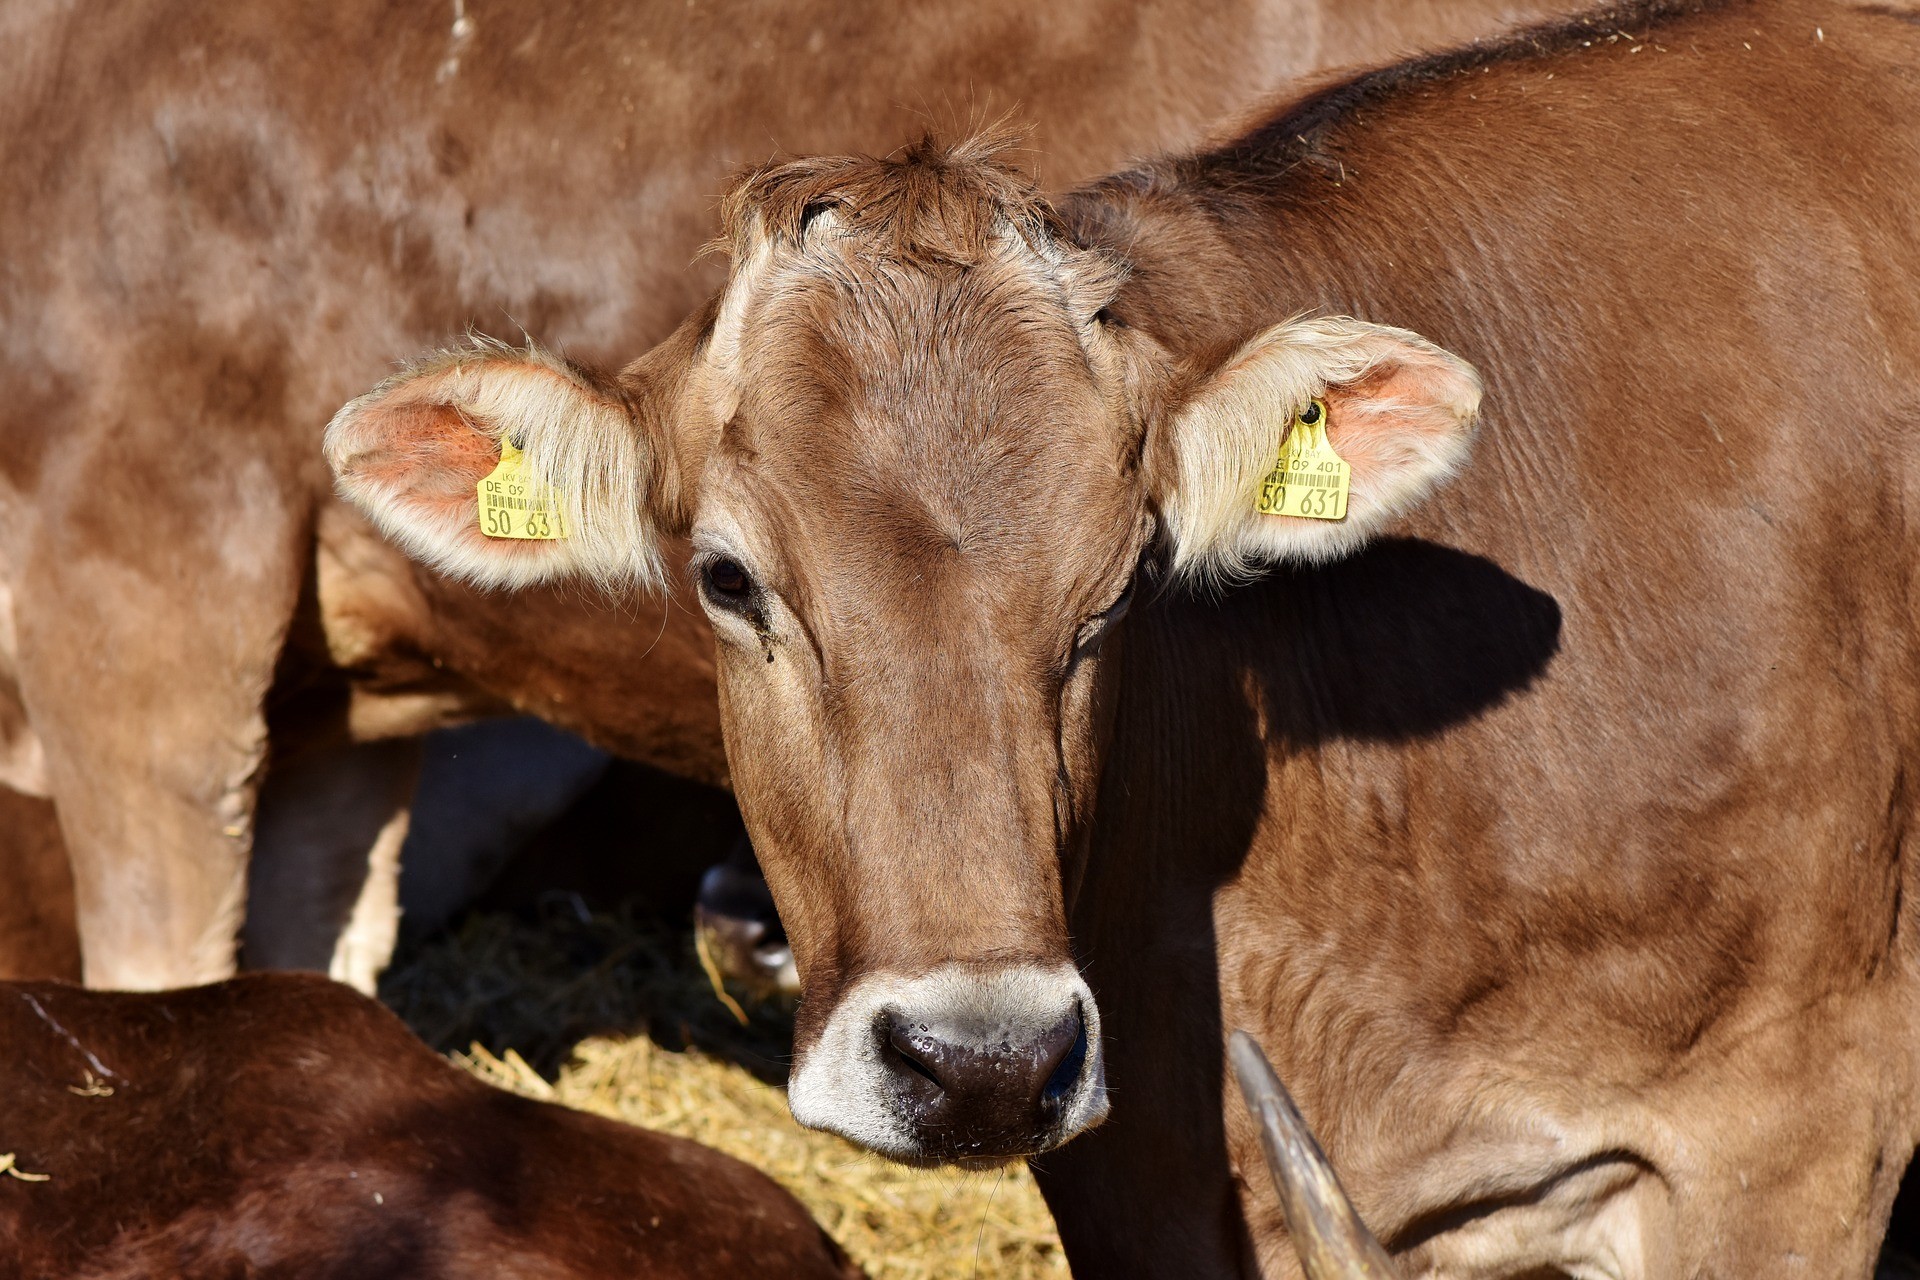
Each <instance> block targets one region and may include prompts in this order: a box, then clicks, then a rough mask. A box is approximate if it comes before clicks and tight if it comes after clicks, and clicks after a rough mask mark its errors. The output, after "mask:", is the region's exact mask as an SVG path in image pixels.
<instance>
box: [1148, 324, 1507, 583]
mask: <svg viewBox="0 0 1920 1280" xmlns="http://www.w3.org/2000/svg"><path fill="white" fill-rule="evenodd" d="M1316 398H1319V399H1323V400H1325V401H1326V402H1327V406H1328V414H1327V418H1328V421H1327V428H1326V430H1327V438H1328V440H1329V442H1330V443H1331V444H1332V446H1333V448H1334V450H1335V451H1336V452H1337V453H1338V454H1339V455H1340V457H1341V458H1342V459H1343V460H1344V461H1346V462H1347V464H1348V465H1349V466H1350V467H1351V468H1352V487H1351V492H1350V495H1349V498H1348V502H1347V515H1346V518H1345V519H1344V520H1339V521H1322V520H1311V519H1303V518H1300V517H1295V516H1276V515H1262V514H1260V513H1259V512H1258V511H1256V510H1255V503H1256V501H1257V500H1258V495H1259V492H1260V483H1261V481H1262V480H1263V479H1264V478H1265V477H1266V475H1267V473H1268V472H1270V471H1271V470H1272V469H1273V467H1274V465H1275V462H1276V460H1277V459H1278V457H1279V452H1280V445H1281V442H1282V440H1283V439H1284V438H1285V437H1286V434H1287V430H1288V427H1289V425H1290V424H1291V423H1292V421H1293V418H1294V415H1295V414H1297V413H1298V412H1300V411H1301V410H1302V409H1304V408H1305V407H1306V406H1307V405H1308V403H1310V402H1311V401H1312V400H1314V399H1316ZM1479 404H1480V377H1479V375H1478V374H1477V373H1475V372H1474V370H1473V367H1472V366H1471V365H1469V364H1467V362H1466V361H1464V360H1462V359H1460V358H1459V357H1458V356H1455V355H1453V354H1452V353H1450V352H1447V351H1444V350H1442V349H1441V348H1439V347H1436V346H1435V345H1433V344H1432V343H1431V342H1428V341H1427V340H1426V339H1425V338H1422V337H1420V336H1419V335H1418V334H1415V333H1409V332H1408V331H1406V330H1404V329H1392V328H1387V327H1385V326H1383V325H1373V324H1364V323H1362V322H1360V321H1358V320H1353V319H1349V318H1346V317H1331V318H1320V319H1296V320H1290V321H1288V322H1286V323H1285V324H1280V325H1276V326H1275V327H1273V328H1271V329H1268V330H1266V331H1265V332H1264V333H1261V334H1260V335H1258V336H1257V337H1255V338H1254V339H1253V340H1252V341H1250V342H1248V343H1247V344H1246V345H1245V346H1243V347H1241V348H1240V350H1238V351H1237V352H1235V353H1234V355H1233V356H1232V358H1230V359H1229V360H1227V361H1226V363H1225V364H1223V365H1222V366H1221V367H1220V368H1219V369H1218V370H1217V371H1215V372H1214V373H1213V374H1212V375H1211V376H1210V377H1209V378H1208V379H1207V380H1206V381H1205V382H1204V383H1203V384H1202V385H1201V386H1200V387H1199V388H1198V389H1197V390H1196V391H1195V392H1194V393H1193V394H1192V395H1191V396H1190V397H1189V398H1188V399H1187V401H1186V402H1185V403H1184V404H1182V405H1181V406H1180V407H1179V408H1177V409H1176V410H1175V411H1174V413H1173V416H1172V419H1171V421H1170V422H1169V424H1168V430H1169V433H1170V444H1171V447H1172V454H1173V458H1174V461H1175V475H1174V476H1173V477H1172V479H1171V483H1170V484H1168V485H1167V489H1166V492H1164V493H1162V494H1161V514H1162V516H1163V518H1164V519H1165V521H1166V526H1167V530H1168V533H1169V535H1170V537H1171V538H1172V542H1173V568H1174V571H1175V572H1176V573H1178V574H1185V575H1190V576H1200V577H1221V578H1231V577H1236V576H1245V575H1248V574H1251V573H1254V572H1256V571H1257V570H1258V569H1259V567H1260V566H1261V565H1263V564H1268V563H1272V562H1274V561H1278V560H1285V559H1296V560H1327V559H1332V558H1334V557H1337V556H1341V555H1345V554H1347V553H1349V552H1351V551H1353V550H1354V549H1355V548H1357V547H1358V546H1359V545H1360V544H1361V543H1362V542H1364V541H1365V540H1366V539H1367V538H1368V537H1369V536H1371V535H1372V534H1373V533H1374V532H1376V531H1377V530H1378V529H1379V528H1380V527H1381V526H1382V525H1384V524H1385V523H1386V522H1387V521H1389V520H1391V519H1392V518H1393V517H1394V516H1396V515H1398V514H1399V513H1401V512H1402V511H1405V510H1406V509H1407V508H1409V507H1411V506H1413V505H1414V504H1415V503H1416V502H1418V501H1419V500H1420V499H1421V498H1423V497H1424V496H1425V495H1426V494H1427V493H1428V492H1429V491H1430V490H1431V489H1432V488H1433V487H1434V486H1435V485H1436V484H1438V483H1440V482H1441V481H1443V480H1444V479H1446V478H1447V477H1448V476H1449V475H1451V474H1452V473H1453V472H1454V471H1455V470H1457V469H1458V468H1459V467H1460V466H1461V464H1462V463H1463V462H1465V460H1466V456H1467V446H1468V443H1469V440H1470V438H1471V435H1472V426H1473V421H1474V417H1475V415H1476V413H1477V412H1478V410H1479Z"/></svg>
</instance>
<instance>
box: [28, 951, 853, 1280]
mask: <svg viewBox="0 0 1920 1280" xmlns="http://www.w3.org/2000/svg"><path fill="white" fill-rule="evenodd" d="M0 1045H4V1046H5V1052H4V1053H0V1098H4V1099H5V1100H6V1101H5V1105H4V1106H0V1169H4V1170H5V1172H0V1242H3V1243H0V1277H4V1278H5V1280H14V1278H15V1277H19V1278H21V1280H24V1278H25V1277H33V1278H34V1280H43V1278H44V1277H54V1276H58V1277H69V1276H71V1277H82V1276H87V1277H102V1278H104V1277H147V1276H154V1277H158V1276H167V1277H200V1276H222V1277H225V1276H265V1275H292V1276H301V1277H333V1276H337V1277H342V1278H347V1277H351V1280H381V1278H382V1277H401V1276H405V1277H408V1278H409V1280H415V1278H426V1277H442V1276H444V1277H477V1276H489V1277H520V1276H525V1277H533V1276H538V1277H540V1278H541V1280H560V1278H561V1277H568V1278H571V1277H586V1276H648V1277H666V1276H679V1277H704V1276H739V1275H754V1276H759V1275H766V1276H798V1277H812V1276H822V1277H825V1276H833V1277H846V1276H855V1275H858V1274H859V1272H858V1270H857V1269H856V1268H855V1267H854V1266H853V1265H852V1264H851V1263H849V1262H848V1261H847V1260H846V1259H845V1258H844V1257H843V1256H842V1255H841V1253H840V1251H839V1250H838V1248H837V1247H836V1246H835V1245H834V1244H833V1242H832V1241H831V1240H830V1239H828V1237H827V1236H826V1234H825V1233H824V1232H822V1231H821V1230H820V1228H819V1227H818V1226H816V1225H815V1224H814V1222H813V1221H812V1219H810V1218H809V1217H808V1216H807V1213H806V1211H805V1210H804V1209H803V1208H802V1207H801V1206H800V1204H799V1202H798V1201H796V1200H795V1199H794V1198H793V1197H792V1196H790V1195H788V1194H786V1193H785V1192H784V1191H782V1190H780V1189H779V1188H778V1187H776V1186H775V1185H774V1184H773V1183H772V1182H771V1181H770V1180H769V1179H767V1178H766V1177H765V1176H764V1175H762V1174H760V1173H758V1172H756V1171H754V1170H752V1169H750V1168H748V1167H747V1166H746V1165H744V1164H741V1163H740V1162H738V1161H736V1160H733V1159H730V1158H728V1157H726V1156H722V1155H720V1154H719V1153H717V1152H714V1151H710V1150H708V1149H706V1148H704V1147H701V1146H699V1145H698V1144H696V1143H692V1142H688V1141H685V1140H683V1139H680V1138H672V1137H667V1136H665V1135H663V1134H658V1133H650V1132H648V1131H646V1130H643V1129H636V1128H632V1127H629V1126H627V1125H622V1124H617V1123H614V1122H613V1121H610V1120H603V1119H600V1118H598V1117H595V1116H589V1115H583V1114H581V1113H579V1112H574V1111H569V1110H566V1109H565V1108H562V1107H557V1106H553V1105H551V1104H548V1103H542V1102H535V1101H533V1100H531V1099H527V1098H521V1097H516V1096H514V1095H512V1094H508V1093H504V1092H502V1091H500V1090H497V1089H493V1088H490V1087H488V1086H487V1085H484V1084H482V1083H481V1082H480V1081H478V1080H475V1079H473V1078H471V1077H470V1076H467V1075H466V1074H465V1073H463V1072H461V1071H460V1070H459V1069H458V1068H456V1067H453V1066H452V1065H450V1064H448V1063H447V1062H444V1061H442V1060H441V1059H440V1058H438V1057H437V1056H435V1055H434V1054H433V1053H432V1052H431V1051H430V1050H429V1049H427V1048H426V1047H425V1046H424V1045H422V1044H421V1043H420V1042H419V1041H417V1040H415V1039H414V1038H413V1037H412V1036H411V1035H409V1034H408V1032H407V1030H406V1028H405V1027H403V1026H402V1025H401V1023H400V1021H399V1019H397V1018H395V1017H394V1016H393V1015H392V1014H390V1013H388V1012H387V1011H386V1010H385V1009H382V1008H381V1007H380V1006H379V1005H377V1004H375V1003H374V1002H373V1001H371V1000H368V999H366V998H364V997H362V996H359V995H356V994H355V993H354V992H352V991H351V990H349V989H348V988H346V987H344V986H340V985H337V984H335V983H332V982H329V981H327V980H326V979H323V978H319V977H316V976H307V975H296V974H259V975H253V976H248V977H242V978H237V979H234V980H232V981H230V982H223V983H220V984H218V985H216V986H210V987H198V988H193V989H191V990H185V991H173V992H166V993H162V994H157V995H147V994H137V995H136V994H127V993H104V992H88V991H82V990H79V989H76V988H72V987H67V986H62V985H58V984H53V983H6V984H0Z"/></svg>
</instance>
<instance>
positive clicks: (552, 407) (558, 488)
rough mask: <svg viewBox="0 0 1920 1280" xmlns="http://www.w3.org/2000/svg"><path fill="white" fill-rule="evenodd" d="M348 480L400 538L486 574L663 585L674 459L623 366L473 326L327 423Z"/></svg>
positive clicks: (341, 480)
mask: <svg viewBox="0 0 1920 1280" xmlns="http://www.w3.org/2000/svg"><path fill="white" fill-rule="evenodd" d="M326 454H327V462H328V463H329V465H331V466H332V468H333V473H334V476H335V478H336V481H337V483H338V485H339V489H340V492H341V494H343V495H344V496H345V497H346V498H348V499H349V500H350V501H352V502H353V503H354V505H355V506H357V507H359V508H360V510H362V511H363V512H365V513H366V514H367V515H368V517H369V518H371V519H372V520H373V522H374V523H375V524H376V525H377V526H378V527H379V528H380V530H381V532H383V533H384V534H386V535H387V537H389V538H391V539H392V540H393V541H394V542H395V543H396V544H397V545H398V546H399V547H400V548H401V549H402V550H404V551H405V552H407V554H408V555H410V556H412V557H413V558H414V559H416V560H419V561H420V562H422V563H423V564H426V565H428V566H430V567H432V568H434V569H437V570H439V571H440V572H442V573H445V574H448V575H449V576H452V577H455V578H460V579H463V580H465V581H467V582H471V583H473V584H475V585H476V586H483V587H524V586H530V585H532V584H534V583H539V582H550V581H554V580H557V579H566V578H575V579H587V580H590V581H592V582H595V583H598V584H600V585H602V586H606V587H609V588H612V589H615V590H621V589H626V588H631V587H634V586H644V587H657V586H658V585H659V584H660V582H661V581H662V574H661V567H660V558H659V550H658V548H659V543H660V538H661V526H662V525H663V524H670V521H666V520H662V519H661V518H660V517H661V516H662V515H663V514H664V512H662V510H661V507H662V505H663V501H664V500H665V499H666V498H667V497H669V496H670V495H668V494H666V493H664V492H663V482H664V481H665V479H666V477H665V474H664V473H665V471H666V468H665V466H664V465H663V460H662V458H661V449H660V447H659V442H658V441H657V440H656V439H655V438H654V437H653V435H652V433H651V430H650V428H649V427H648V425H647V424H646V423H644V422H642V421H640V420H639V417H638V415H637V414H636V413H635V410H634V406H633V403H632V401H631V400H630V399H629V398H628V396H626V395H625V394H623V392H622V391H621V389H620V388H619V387H618V386H617V385H616V384H615V383H614V382H612V381H611V380H608V379H605V378H601V377H599V376H597V375H595V374H593V373H591V372H590V371H588V370H585V369H583V368H581V367H579V366H577V365H573V364H570V363H568V362H566V361H563V360H560V359H558V358H556V357H554V356H552V355H550V354H549V353H547V352H545V351H542V350H540V349H539V348H537V347H534V346H532V345H531V344H529V345H528V346H527V347H525V348H517V347H509V346H505V345H503V344H497V343H492V342H485V341H476V342H474V343H472V344H470V345H467V346H464V347H461V348H459V349H457V350H453V351H446V352H441V353H439V354H437V355H434V356H432V357H429V358H428V359H425V360H422V361H420V362H418V363H416V364H414V365H413V366H412V367H410V368H408V369H407V370H406V371H404V372H402V373H400V374H397V375H396V376H394V377H392V378H389V379H387V381H385V382H383V383H381V384H380V385H379V386H378V387H375V388H374V389H373V390H372V391H369V392H368V393H367V394H365V395H363V396H361V397H359V398H358V399H356V400H354V401H352V402H351V403H349V404H348V405H347V406H346V407H345V408H343V409H341V410H340V412H339V413H337V414H335V415H334V419H333V421H332V422H331V423H330V424H328V426H327V437H326Z"/></svg>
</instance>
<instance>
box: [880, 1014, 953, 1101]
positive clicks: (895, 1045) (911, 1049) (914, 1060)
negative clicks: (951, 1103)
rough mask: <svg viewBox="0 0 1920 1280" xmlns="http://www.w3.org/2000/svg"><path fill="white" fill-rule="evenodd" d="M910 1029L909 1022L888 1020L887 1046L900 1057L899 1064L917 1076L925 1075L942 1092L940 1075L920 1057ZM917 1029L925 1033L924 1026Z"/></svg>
mask: <svg viewBox="0 0 1920 1280" xmlns="http://www.w3.org/2000/svg"><path fill="white" fill-rule="evenodd" d="M912 1030H913V1027H912V1025H911V1024H909V1023H904V1022H899V1021H892V1022H890V1023H889V1025H888V1027H887V1046H888V1047H889V1048H891V1049H892V1050H893V1052H894V1056H895V1057H897V1058H899V1059H900V1065H901V1066H903V1067H905V1068H906V1069H907V1070H909V1071H911V1072H913V1073H914V1074H915V1075H917V1076H923V1077H925V1078H926V1080H927V1081H928V1083H930V1084H932V1085H933V1087H934V1088H936V1089H940V1090H942V1091H943V1092H944V1091H945V1089H946V1086H945V1085H943V1084H941V1083H940V1077H939V1076H937V1075H935V1074H934V1072H933V1068H932V1067H931V1066H929V1065H927V1063H926V1062H925V1061H924V1060H923V1059H922V1058H921V1057H920V1050H919V1049H917V1048H916V1047H915V1046H914V1043H913V1039H912V1034H911V1033H912ZM919 1030H920V1031H921V1033H922V1034H925V1031H926V1028H924V1027H922V1028H919Z"/></svg>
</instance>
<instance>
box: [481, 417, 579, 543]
mask: <svg viewBox="0 0 1920 1280" xmlns="http://www.w3.org/2000/svg"><path fill="white" fill-rule="evenodd" d="M477 488H478V490H479V494H480V532H482V533H484V534H486V535H487V536H488V537H489V538H520V539H523V540H527V539H531V540H532V541H535V542H550V541H553V540H554V539H556V538H564V537H566V536H567V527H566V525H565V524H563V523H562V522H561V520H560V503H559V501H558V498H557V495H556V494H555V493H554V492H553V490H551V489H539V490H537V491H536V489H535V488H534V485H533V482H532V481H531V480H530V479H529V478H528V476H527V470H526V455H525V454H524V453H522V452H521V451H520V450H519V448H518V447H517V446H515V444H514V443H513V441H511V440H509V439H507V438H506V437H505V436H502V437H500V465H499V466H497V467H495V468H494V469H493V473H492V474H491V475H489V476H488V477H487V478H486V479H484V480H482V481H481V482H480V483H479V485H478V486H477Z"/></svg>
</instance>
